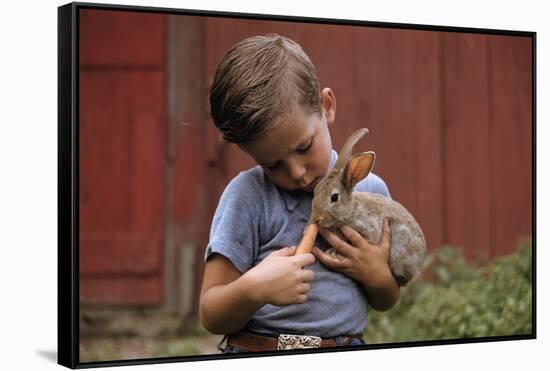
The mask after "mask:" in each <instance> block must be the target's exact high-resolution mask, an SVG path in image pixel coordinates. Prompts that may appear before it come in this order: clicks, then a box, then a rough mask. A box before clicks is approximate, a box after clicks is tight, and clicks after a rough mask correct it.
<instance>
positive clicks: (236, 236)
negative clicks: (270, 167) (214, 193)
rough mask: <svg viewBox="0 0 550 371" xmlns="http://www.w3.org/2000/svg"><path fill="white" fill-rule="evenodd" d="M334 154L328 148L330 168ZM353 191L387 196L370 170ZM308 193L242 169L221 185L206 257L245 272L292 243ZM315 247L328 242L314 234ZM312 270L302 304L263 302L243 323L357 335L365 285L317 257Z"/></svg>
mask: <svg viewBox="0 0 550 371" xmlns="http://www.w3.org/2000/svg"><path fill="white" fill-rule="evenodd" d="M337 158H338V155H337V154H336V152H335V151H332V160H331V167H332V166H334V163H335V162H336V159H337ZM355 190H356V191H367V192H371V193H379V194H382V195H384V196H387V197H390V194H389V191H388V188H387V187H386V184H385V183H384V181H383V180H382V179H381V178H380V177H378V176H377V175H375V174H373V173H371V174H369V176H368V177H367V178H365V179H363V180H362V181H361V182H359V183H358V184H357V186H356V187H355ZM312 199H313V194H312V193H307V192H302V191H287V190H284V189H282V188H279V187H278V186H276V185H275V184H274V183H273V182H272V181H271V180H270V179H269V178H268V177H267V176H266V175H265V173H264V172H263V169H262V168H261V167H260V166H256V167H254V168H252V169H250V170H247V171H243V172H241V173H240V174H239V175H237V176H236V177H235V178H234V179H233V180H232V181H231V182H230V183H229V184H228V185H227V187H226V188H225V190H224V192H223V194H222V196H221V198H220V201H219V204H218V207H217V209H216V213H215V214H214V219H213V220H212V225H211V230H210V241H209V243H208V246H207V248H206V252H205V261H206V260H207V259H208V257H209V256H210V255H211V254H213V253H218V254H220V255H223V256H225V257H226V258H228V259H229V260H230V261H231V262H232V263H233V265H234V266H235V267H236V268H237V269H238V270H239V271H240V272H241V273H244V272H246V271H248V270H249V269H250V268H252V267H254V266H255V265H257V264H258V263H259V262H260V261H261V260H262V259H264V258H265V257H266V256H267V255H269V254H270V253H271V252H273V251H274V250H278V249H280V248H282V247H285V246H296V245H298V243H299V242H300V240H301V238H302V234H303V230H304V227H305V225H306V224H307V221H308V220H309V215H310V213H311V200H312ZM315 246H318V247H319V248H321V249H322V250H325V249H327V248H328V247H330V246H329V245H328V243H326V241H325V240H324V239H323V238H322V237H321V236H320V235H319V236H318V237H317V241H316V243H315ZM306 269H311V270H312V271H314V272H315V278H314V280H313V282H312V283H311V290H310V291H309V293H308V294H307V296H308V300H307V302H306V303H304V304H295V305H288V306H275V305H271V304H266V305H264V306H263V307H262V308H260V309H259V310H258V311H257V312H256V313H255V314H254V315H253V317H252V318H251V319H250V321H249V322H248V324H247V325H246V329H247V330H249V331H254V332H257V333H263V334H269V335H278V334H303V335H313V336H320V337H324V338H326V337H335V336H339V335H354V334H361V333H363V331H364V330H365V326H366V323H367V302H366V301H367V298H366V295H365V291H364V288H363V287H362V286H361V284H359V283H357V282H356V281H354V280H353V279H351V278H349V277H348V276H346V275H344V274H341V273H337V272H333V271H331V270H329V269H328V268H326V267H325V266H323V265H322V264H321V263H320V262H316V263H315V264H313V265H309V266H306Z"/></svg>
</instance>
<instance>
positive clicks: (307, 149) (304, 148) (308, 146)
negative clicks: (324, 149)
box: [297, 139, 313, 153]
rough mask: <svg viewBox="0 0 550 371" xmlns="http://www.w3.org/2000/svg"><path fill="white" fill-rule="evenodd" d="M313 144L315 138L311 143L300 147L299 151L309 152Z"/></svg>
mask: <svg viewBox="0 0 550 371" xmlns="http://www.w3.org/2000/svg"><path fill="white" fill-rule="evenodd" d="M312 144H313V139H312V140H310V141H309V143H308V144H307V145H306V146H305V147H302V148H298V149H297V151H298V152H300V153H304V152H307V151H309V149H310V148H311V145H312Z"/></svg>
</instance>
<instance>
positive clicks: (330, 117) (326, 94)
mask: <svg viewBox="0 0 550 371" xmlns="http://www.w3.org/2000/svg"><path fill="white" fill-rule="evenodd" d="M321 106H322V109H323V111H324V113H325V116H326V117H327V123H328V124H329V125H330V124H332V123H333V122H334V120H335V119H336V96H335V95H334V92H333V91H332V90H331V89H330V88H324V89H323V90H322V91H321Z"/></svg>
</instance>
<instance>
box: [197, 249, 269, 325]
mask: <svg viewBox="0 0 550 371" xmlns="http://www.w3.org/2000/svg"><path fill="white" fill-rule="evenodd" d="M255 294H257V290H256V289H255V288H254V287H253V284H252V282H250V280H247V278H246V277H244V278H243V275H241V272H239V271H238V270H237V269H236V268H235V266H234V265H233V264H232V263H231V262H230V261H229V260H228V259H227V258H225V257H224V256H222V255H218V254H214V255H213V256H212V257H211V258H210V259H209V260H208V262H207V263H206V267H205V270H204V277H203V282H202V288H201V298H200V304H199V316H200V320H201V323H202V324H203V326H204V327H205V328H206V329H207V330H208V331H210V332H212V333H219V334H231V333H233V332H236V331H238V330H239V329H241V328H243V327H244V325H245V324H246V323H247V322H248V320H249V319H250V317H252V315H253V314H254V313H255V312H256V311H257V310H258V309H260V308H261V307H262V306H263V305H264V304H265V303H263V302H262V301H261V300H260V299H259V298H258V297H257V296H258V295H255Z"/></svg>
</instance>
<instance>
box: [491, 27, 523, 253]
mask: <svg viewBox="0 0 550 371" xmlns="http://www.w3.org/2000/svg"><path fill="white" fill-rule="evenodd" d="M531 48H532V45H531V39H530V38H527V37H517V36H516V37H513V36H489V53H490V68H491V74H490V76H491V80H490V84H491V92H492V96H491V101H490V107H491V111H492V118H491V119H492V120H491V129H492V131H491V134H492V135H491V157H492V165H493V166H492V169H491V170H492V172H491V175H492V181H493V190H492V191H493V197H492V207H493V210H494V222H493V233H494V236H495V245H494V249H493V255H502V254H506V253H510V252H512V251H514V249H515V248H516V247H517V246H518V239H519V238H520V237H522V236H526V235H528V234H530V233H531V231H532V171H533V169H532V166H533V164H532V137H533V132H532V127H533V126H532V114H531V111H532V99H533V97H532V94H531V92H532V77H531V76H532V69H531V66H532V57H531V56H532V49H531Z"/></svg>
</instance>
